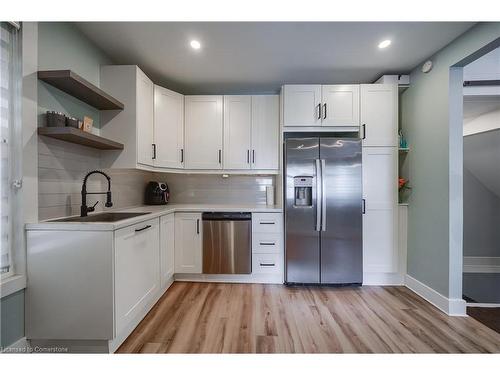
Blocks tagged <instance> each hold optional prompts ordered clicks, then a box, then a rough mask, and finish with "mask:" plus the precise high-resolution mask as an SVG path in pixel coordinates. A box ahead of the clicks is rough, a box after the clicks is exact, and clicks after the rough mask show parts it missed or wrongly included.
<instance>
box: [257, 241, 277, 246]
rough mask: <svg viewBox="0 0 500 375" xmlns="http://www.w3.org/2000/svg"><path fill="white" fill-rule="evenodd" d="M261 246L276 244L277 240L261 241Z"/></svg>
mask: <svg viewBox="0 0 500 375" xmlns="http://www.w3.org/2000/svg"><path fill="white" fill-rule="evenodd" d="M259 244H260V245H261V246H274V245H276V242H259Z"/></svg>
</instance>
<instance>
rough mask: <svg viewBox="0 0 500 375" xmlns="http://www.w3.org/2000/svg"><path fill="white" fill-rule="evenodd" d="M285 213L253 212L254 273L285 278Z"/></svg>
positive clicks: (274, 278)
mask: <svg viewBox="0 0 500 375" xmlns="http://www.w3.org/2000/svg"><path fill="white" fill-rule="evenodd" d="M282 238H283V214H282V213H274V212H272V213H271V212H256V213H253V214H252V274H253V275H256V276H265V275H268V276H271V277H273V281H274V282H281V281H282V280H283V262H284V261H283V240H282Z"/></svg>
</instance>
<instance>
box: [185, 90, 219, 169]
mask: <svg viewBox="0 0 500 375" xmlns="http://www.w3.org/2000/svg"><path fill="white" fill-rule="evenodd" d="M222 104H223V100H222V96H218V95H194V96H185V97H184V116H185V149H186V150H185V157H184V158H185V162H184V167H185V168H187V169H222V157H223V155H222V128H223V123H222Z"/></svg>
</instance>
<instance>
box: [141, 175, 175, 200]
mask: <svg viewBox="0 0 500 375" xmlns="http://www.w3.org/2000/svg"><path fill="white" fill-rule="evenodd" d="M169 198H170V191H169V190H168V185H167V183H166V182H159V181H149V182H148V184H147V186H146V193H145V195H144V203H146V204H167V203H168V199H169Z"/></svg>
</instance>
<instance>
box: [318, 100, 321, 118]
mask: <svg viewBox="0 0 500 375" xmlns="http://www.w3.org/2000/svg"><path fill="white" fill-rule="evenodd" d="M318 120H321V103H319V104H318Z"/></svg>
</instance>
